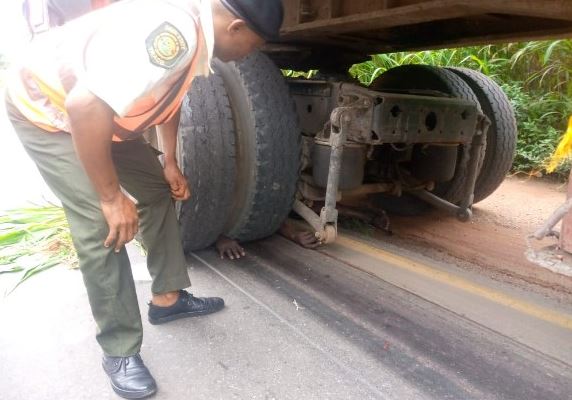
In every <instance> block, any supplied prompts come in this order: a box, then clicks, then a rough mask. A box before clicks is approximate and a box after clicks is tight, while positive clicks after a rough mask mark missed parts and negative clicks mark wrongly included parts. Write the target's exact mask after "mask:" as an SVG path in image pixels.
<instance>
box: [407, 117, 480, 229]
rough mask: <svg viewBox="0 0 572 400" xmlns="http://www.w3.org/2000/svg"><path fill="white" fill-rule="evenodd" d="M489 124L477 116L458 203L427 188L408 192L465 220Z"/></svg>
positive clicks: (468, 218) (469, 214)
mask: <svg viewBox="0 0 572 400" xmlns="http://www.w3.org/2000/svg"><path fill="white" fill-rule="evenodd" d="M490 125H491V122H490V120H489V119H488V118H487V117H486V116H485V115H481V116H479V119H478V123H477V129H476V131H475V135H474V136H473V140H472V141H471V144H470V145H469V147H468V149H467V152H468V154H469V156H468V160H467V167H466V168H467V178H466V181H465V184H464V186H463V192H462V195H461V201H460V203H459V205H455V204H453V203H450V202H448V201H447V200H444V199H442V198H440V197H438V196H436V195H434V194H433V193H431V192H429V191H427V190H414V191H411V192H410V193H411V194H412V195H414V196H416V197H418V198H419V199H421V200H423V201H425V202H427V203H429V204H431V205H432V206H434V207H436V208H438V209H441V210H443V211H446V212H448V213H451V214H453V215H455V216H456V217H457V218H458V219H459V220H460V221H462V222H467V221H469V220H470V219H471V218H472V216H473V212H472V210H471V207H472V205H473V201H474V198H475V194H474V193H475V183H476V182H477V177H478V175H479V171H480V167H481V163H482V161H483V151H482V150H483V147H484V146H485V145H486V140H487V132H488V129H489V127H490Z"/></svg>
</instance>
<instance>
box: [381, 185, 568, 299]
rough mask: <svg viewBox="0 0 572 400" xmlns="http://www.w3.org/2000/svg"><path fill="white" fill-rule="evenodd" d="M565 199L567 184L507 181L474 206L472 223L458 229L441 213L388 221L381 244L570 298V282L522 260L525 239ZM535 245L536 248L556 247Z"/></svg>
mask: <svg viewBox="0 0 572 400" xmlns="http://www.w3.org/2000/svg"><path fill="white" fill-rule="evenodd" d="M565 199H566V184H563V183H556V182H550V181H546V180H536V179H518V178H508V179H507V180H506V181H505V182H504V183H503V185H502V186H501V187H500V188H499V189H498V190H497V192H495V193H494V194H493V195H492V196H491V197H489V198H488V199H486V200H484V201H482V202H481V203H479V204H477V205H475V207H474V218H473V220H472V221H470V222H467V223H462V222H459V221H457V220H456V219H455V218H454V217H451V216H448V215H446V214H444V213H443V212H440V211H431V212H429V213H428V214H425V215H422V216H416V217H398V216H393V217H391V223H392V230H393V233H394V234H393V236H391V237H388V236H385V235H383V234H379V235H380V239H382V240H384V241H388V242H392V243H394V244H396V245H401V246H407V247H413V248H415V249H416V250H419V251H423V252H425V254H427V255H429V256H431V257H435V258H437V259H439V260H443V261H448V262H455V263H456V264H458V265H459V266H461V267H464V268H470V269H475V268H480V269H481V270H482V271H483V272H484V273H487V274H490V275H491V276H493V277H495V278H497V279H502V280H510V281H511V282H512V283H515V284H518V283H519V282H520V283H522V284H524V283H533V284H535V285H538V286H540V287H541V288H546V289H555V290H557V291H559V292H562V293H566V294H567V295H571V296H572V278H570V277H566V276H563V275H559V274H556V273H554V272H552V271H549V270H547V269H545V268H541V267H539V266H538V265H536V264H533V263H531V262H529V261H528V260H527V259H526V257H525V251H526V249H527V244H526V236H527V235H528V234H530V233H531V232H533V231H534V230H535V229H537V228H538V227H539V226H540V225H541V224H542V223H543V222H544V221H545V220H546V219H547V218H548V217H549V216H550V214H551V213H552V212H553V211H554V210H555V209H556V208H557V207H558V206H559V205H560V204H562V203H563V202H564V201H565ZM554 243H555V240H554V239H547V240H545V241H543V242H537V243H535V245H534V246H535V248H539V247H542V246H543V245H549V244H554Z"/></svg>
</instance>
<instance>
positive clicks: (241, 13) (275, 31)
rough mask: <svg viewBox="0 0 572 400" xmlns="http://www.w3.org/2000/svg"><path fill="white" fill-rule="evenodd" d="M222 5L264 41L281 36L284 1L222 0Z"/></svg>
mask: <svg viewBox="0 0 572 400" xmlns="http://www.w3.org/2000/svg"><path fill="white" fill-rule="evenodd" d="M221 3H222V4H223V5H224V6H225V7H226V8H227V9H228V10H229V11H230V12H231V13H233V14H234V15H236V16H237V17H238V18H240V19H243V20H244V22H246V24H247V25H248V26H249V27H250V29H252V30H253V31H254V32H256V33H257V34H258V35H260V36H261V37H262V38H263V39H264V40H267V41H269V40H276V39H278V37H279V36H280V27H281V26H282V20H283V18H284V8H283V7H282V0H221Z"/></svg>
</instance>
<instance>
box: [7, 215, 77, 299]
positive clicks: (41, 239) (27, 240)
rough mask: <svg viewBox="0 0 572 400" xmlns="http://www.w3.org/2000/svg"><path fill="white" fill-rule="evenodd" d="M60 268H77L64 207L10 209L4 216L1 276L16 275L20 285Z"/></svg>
mask: <svg viewBox="0 0 572 400" xmlns="http://www.w3.org/2000/svg"><path fill="white" fill-rule="evenodd" d="M58 265H63V266H67V267H70V268H76V267H77V257H76V254H75V250H74V248H73V245H72V241H71V236H70V233H69V228H68V224H67V221H66V218H65V214H64V211H63V209H62V208H61V207H57V206H45V207H28V208H20V209H15V210H9V211H7V212H5V213H4V214H3V215H2V216H1V217H0V277H2V276H3V275H8V274H9V275H10V276H13V275H16V283H15V285H14V286H13V287H12V288H11V289H9V290H8V294H9V293H11V292H13V291H14V290H15V289H16V288H17V287H18V286H20V285H21V284H22V283H24V282H26V281H27V280H28V279H30V278H32V277H34V276H35V275H37V274H38V273H40V272H42V271H46V270H48V269H50V268H53V267H55V266H58Z"/></svg>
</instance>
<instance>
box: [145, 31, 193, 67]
mask: <svg viewBox="0 0 572 400" xmlns="http://www.w3.org/2000/svg"><path fill="white" fill-rule="evenodd" d="M145 44H146V45H147V53H148V54H149V60H150V61H151V63H153V64H155V65H157V66H159V67H162V68H167V69H169V68H172V67H173V66H174V65H175V64H176V63H177V61H179V59H180V58H181V57H182V56H183V55H184V54H185V53H186V52H187V51H188V50H189V46H188V45H187V42H186V40H185V38H184V37H183V35H182V34H181V32H179V30H178V29H177V28H175V27H174V26H173V25H171V24H170V23H168V22H164V23H163V24H162V25H161V26H159V27H158V28H157V29H155V30H154V31H153V32H152V33H151V34H150V35H149V37H147V40H146V41H145Z"/></svg>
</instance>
